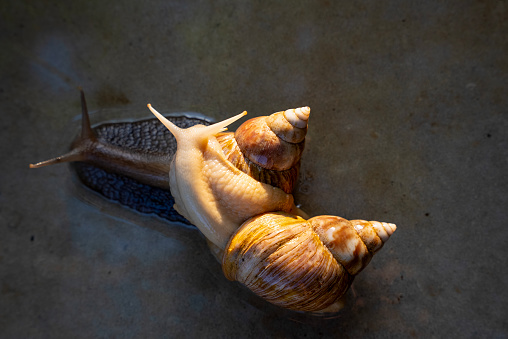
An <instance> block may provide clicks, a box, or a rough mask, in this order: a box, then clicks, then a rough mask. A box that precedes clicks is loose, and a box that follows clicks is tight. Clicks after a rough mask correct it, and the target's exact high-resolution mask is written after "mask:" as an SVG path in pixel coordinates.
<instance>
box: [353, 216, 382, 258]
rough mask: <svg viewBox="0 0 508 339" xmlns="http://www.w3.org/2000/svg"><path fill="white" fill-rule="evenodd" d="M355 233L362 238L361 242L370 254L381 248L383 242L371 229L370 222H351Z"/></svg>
mask: <svg viewBox="0 0 508 339" xmlns="http://www.w3.org/2000/svg"><path fill="white" fill-rule="evenodd" d="M351 224H352V225H353V227H354V228H355V231H356V233H358V235H359V236H360V238H362V240H363V242H364V243H365V245H366V246H367V248H368V249H369V252H371V253H372V254H374V253H376V252H377V251H379V250H380V249H381V247H383V240H381V238H380V237H379V236H378V235H377V233H376V231H375V229H374V228H373V227H372V222H370V221H366V220H351Z"/></svg>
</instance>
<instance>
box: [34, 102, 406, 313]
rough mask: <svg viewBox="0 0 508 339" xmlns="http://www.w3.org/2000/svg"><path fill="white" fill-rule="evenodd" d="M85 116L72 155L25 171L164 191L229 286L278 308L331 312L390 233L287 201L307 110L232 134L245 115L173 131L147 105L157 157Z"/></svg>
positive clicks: (381, 227) (389, 228)
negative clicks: (44, 169)
mask: <svg viewBox="0 0 508 339" xmlns="http://www.w3.org/2000/svg"><path fill="white" fill-rule="evenodd" d="M82 106H83V127H82V136H81V138H79V139H78V140H77V141H76V142H75V143H74V146H73V149H72V150H71V151H70V152H69V153H68V154H66V155H64V156H62V157H57V158H54V159H52V160H49V161H46V162H42V163H39V164H35V165H31V167H40V166H44V165H47V164H53V163H59V162H64V161H88V162H91V163H94V164H96V165H98V166H102V167H105V168H106V169H108V170H110V171H113V172H116V173H121V174H123V175H125V176H126V178H125V180H130V179H128V178H127V177H131V178H135V179H137V180H139V181H140V182H144V183H146V184H148V185H153V186H160V187H161V188H162V189H166V190H167V189H168V188H169V189H170V190H171V193H172V195H173V196H174V198H175V201H176V204H175V208H176V209H177V211H178V212H180V213H181V214H182V215H183V216H184V217H185V218H187V220H189V221H190V222H191V223H192V224H194V225H196V226H197V227H198V228H199V229H200V231H201V232H202V233H203V234H204V235H205V237H206V238H207V240H208V241H209V243H211V248H212V250H214V251H216V253H218V255H219V256H220V257H221V261H222V264H223V271H224V274H225V275H226V277H228V278H229V279H232V280H238V281H240V282H242V283H243V284H244V285H246V286H247V287H249V288H250V289H251V290H252V291H253V292H255V293H256V294H258V295H260V296H261V297H263V298H265V299H266V300H268V301H270V302H272V303H274V304H276V305H279V306H281V307H285V308H288V309H292V310H300V311H311V312H331V311H336V310H337V307H336V305H337V300H338V299H339V298H340V296H341V295H343V294H344V293H345V291H346V290H347V289H348V287H349V286H350V284H351V282H352V280H353V278H354V276H355V275H356V274H357V273H358V272H360V271H361V270H362V269H363V268H364V267H365V266H366V265H367V264H368V263H369V261H370V259H371V258H372V255H373V254H374V253H376V252H377V251H378V250H379V249H380V248H381V246H382V245H383V243H384V242H385V241H386V240H387V239H388V238H389V236H390V235H391V234H392V233H393V231H395V228H396V227H395V225H393V224H388V223H379V222H367V221H362V220H354V221H347V220H345V219H342V218H340V217H333V216H319V217H314V218H310V219H308V220H305V219H306V218H307V216H306V215H305V213H303V212H302V211H300V210H299V209H298V208H297V207H296V206H295V203H294V200H293V196H292V194H291V192H292V190H293V187H294V183H295V181H296V177H297V175H298V168H299V164H300V157H301V154H302V151H303V147H304V138H305V134H306V130H307V120H308V116H309V113H310V109H309V108H308V107H302V108H298V109H293V110H286V111H284V112H277V113H274V114H272V115H270V116H268V117H259V118H255V119H251V120H249V121H247V122H245V123H244V124H243V125H242V126H240V127H239V128H238V130H237V132H236V133H234V134H233V133H223V131H224V130H225V129H226V126H227V125H228V124H230V123H232V122H234V121H236V120H238V119H240V118H241V117H243V116H244V115H245V114H246V112H244V113H242V114H239V115H237V116H235V117H233V118H230V119H227V120H225V121H223V122H219V123H217V124H214V125H209V126H204V125H196V126H192V127H189V128H184V127H188V126H189V125H188V124H185V123H183V124H180V127H177V126H176V124H175V123H176V121H175V120H173V122H175V123H173V122H171V121H169V120H167V119H166V118H164V117H163V116H161V115H160V114H159V113H157V112H156V111H155V110H154V109H153V108H151V106H150V105H149V108H150V109H151V110H152V112H153V113H154V114H155V115H156V117H157V118H158V119H159V120H160V121H161V122H163V124H164V125H165V126H166V127H167V129H168V130H169V131H170V132H171V134H173V135H174V137H175V138H176V144H177V145H175V142H173V141H171V142H170V147H167V150H164V149H162V150H160V149H155V150H154V149H153V148H152V146H154V145H152V144H150V142H149V144H150V145H149V146H148V148H147V149H145V148H143V147H134V148H133V149H130V148H127V149H126V148H125V147H122V145H117V144H115V143H114V142H110V140H106V138H103V136H102V135H101V133H102V132H100V131H101V130H99V129H93V130H92V129H91V128H90V124H89V122H88V116H87V113H86V104H85V102H84V95H83V93H82ZM159 125H160V124H159ZM191 125H193V124H191ZM205 125H207V122H205ZM149 128H150V129H151V128H153V125H150V127H149ZM164 132H167V131H166V130H165V131H164ZM159 133H160V134H162V131H160V130H157V132H156V133H153V130H152V132H150V134H156V135H158V134H159ZM134 139H136V138H134ZM165 139H168V140H169V139H170V137H169V134H168V133H166V134H165V135H164V137H163V138H162V139H161V140H165ZM171 140H172V139H171ZM154 144H155V143H154ZM175 147H176V151H175ZM168 172H169V180H168ZM168 181H169V183H168ZM121 186H124V185H121ZM170 205H173V203H172V202H171V203H170ZM302 217H303V218H302ZM170 220H174V219H170ZM274 239H276V241H273V240H274ZM290 258H291V259H290ZM297 263H300V264H302V265H296V266H295V265H294V264H297ZM285 264H290V265H285ZM291 264H293V265H291Z"/></svg>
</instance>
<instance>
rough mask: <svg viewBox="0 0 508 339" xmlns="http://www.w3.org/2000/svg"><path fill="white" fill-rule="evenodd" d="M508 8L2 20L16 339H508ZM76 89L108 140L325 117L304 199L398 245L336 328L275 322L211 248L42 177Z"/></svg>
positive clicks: (40, 15) (144, 9)
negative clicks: (160, 129)
mask: <svg viewBox="0 0 508 339" xmlns="http://www.w3.org/2000/svg"><path fill="white" fill-rule="evenodd" d="M507 9H508V4H507V3H506V2H505V1H447V2H440V1H426V2H416V1H377V2H348V1H312V2H310V1H308V2H307V1H299V2H294V1H279V2H273V3H272V2H270V3H268V2H264V3H262V4H261V3H260V4H255V3H251V2H237V3H226V2H225V1H214V2H211V1H210V2H208V1H148V2H147V1H143V2H141V1H126V2H122V3H115V2H97V1H69V2H62V1H35V2H34V1H4V2H3V4H2V5H1V6H0V29H1V32H2V34H1V35H0V42H1V45H2V50H1V52H0V72H1V73H0V74H1V75H2V76H1V78H0V112H1V113H2V118H1V119H0V130H1V133H0V138H1V139H0V154H1V155H2V159H3V160H2V162H1V163H0V225H1V227H0V232H1V234H0V239H2V240H1V244H2V246H1V248H0V283H1V291H0V292H1V294H0V337H2V338H70V337H73V338H76V337H82V338H95V337H121V338H139V337H142V338H161V337H171V338H172V337H203V336H207V337H218V338H229V337H242V338H259V337H281V338H285V337H306V338H320V337H341V338H342V337H345V338H348V337H364V338H383V337H390V338H394V337H398V338H407V337H424V338H426V337H440V338H442V337H460V338H476V337H490V338H492V337H497V338H506V337H508V323H507V319H508V295H507V290H506V286H508V272H507V271H506V268H505V266H506V257H507V255H508V250H507V246H506V243H507V240H508V230H507V228H506V220H507V219H508V215H507V214H508V212H507V208H506V206H508V193H507V192H508V176H507V175H506V174H507V169H508V166H507V165H508V164H507V162H508V136H507V133H506V130H507V129H508V111H507V110H508V96H507V89H508V74H507V73H508V58H507V57H506V56H507V55H508V39H507V36H508V14H507ZM78 86H82V87H83V88H84V90H85V92H86V93H87V99H88V108H89V109H90V110H91V111H93V110H97V109H99V111H95V112H93V113H92V116H91V118H92V122H93V123H98V122H101V121H103V120H109V119H112V118H139V117H148V116H150V113H149V112H148V110H147V108H146V104H147V103H152V104H153V105H154V107H156V108H157V109H158V110H159V111H162V112H184V111H195V112H200V113H203V114H205V115H207V116H210V117H211V118H213V119H215V120H221V119H224V118H227V117H229V116H232V115H234V114H237V113H240V112H242V111H243V110H247V111H248V112H249V116H250V117H253V116H257V115H265V114H270V113H272V112H275V111H279V110H282V109H286V108H292V107H299V106H304V105H308V106H310V107H311V109H312V113H311V118H310V125H309V134H308V138H307V141H306V149H305V152H304V158H303V161H302V170H301V179H300V184H299V187H298V188H297V191H296V194H295V198H296V200H297V201H298V202H299V203H301V204H302V208H303V209H304V210H306V211H308V212H309V213H310V214H312V215H318V214H334V215H340V216H343V217H346V218H362V219H370V220H382V221H389V222H394V223H396V224H397V225H398V229H397V231H396V233H395V234H394V236H393V237H392V238H391V239H390V241H389V242H388V243H387V244H386V246H385V247H384V248H383V250H382V251H381V252H380V253H379V254H377V255H376V256H375V257H374V259H373V260H372V262H371V264H370V265H369V266H368V267H367V268H366V269H365V270H364V271H363V272H362V273H361V274H360V275H359V276H358V277H357V278H356V279H355V282H354V284H353V287H352V289H351V290H350V291H349V292H348V294H347V297H346V306H345V308H344V309H343V310H342V311H341V312H340V313H339V315H338V316H337V317H335V318H334V319H322V318H312V317H305V316H302V315H299V314H294V313H288V312H282V311H278V310H276V309H274V308H272V307H270V306H269V305H266V304H264V303H263V302H260V301H259V300H258V299H256V298H254V297H252V296H251V295H250V294H249V293H248V292H246V291H244V290H243V289H242V288H240V287H239V286H238V285H236V284H235V283H231V282H229V281H228V280H226V279H225V278H224V277H223V276H222V272H221V270H220V266H219V265H218V263H217V262H216V261H215V259H214V258H213V256H212V255H211V254H210V253H209V251H208V249H207V246H206V243H205V241H204V239H203V237H202V236H200V235H199V233H198V232H197V231H196V230H195V229H193V228H191V227H185V226H183V225H181V224H169V223H166V222H165V221H163V220H162V219H160V218H157V217H155V216H144V215H140V214H138V213H136V212H134V211H132V210H128V209H124V208H122V207H121V206H119V205H118V204H116V203H113V202H109V201H104V200H101V199H97V197H96V196H95V195H94V194H90V192H89V191H87V190H83V189H82V188H80V187H79V185H78V184H77V183H76V182H75V180H73V179H72V177H73V176H72V174H71V172H70V171H69V169H68V167H67V166H65V165H61V166H53V167H47V168H43V169H38V170H29V169H28V164H29V163H33V162H36V161H40V160H43V159H46V158H49V157H52V156H55V155H58V154H59V153H64V152H65V151H66V150H67V149H68V147H69V144H70V141H71V140H72V138H73V137H74V135H75V134H76V133H77V128H76V127H78V125H79V123H78V122H77V121H76V119H75V120H72V118H73V117H75V116H77V115H79V112H80V102H79V93H78V90H77V87H78ZM237 126H238V124H237V125H236V126H232V127H231V130H234V129H235V128H236V127H237Z"/></svg>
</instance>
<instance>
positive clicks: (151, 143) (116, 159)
mask: <svg viewBox="0 0 508 339" xmlns="http://www.w3.org/2000/svg"><path fill="white" fill-rule="evenodd" d="M80 94H81V107H82V111H81V121H82V123H81V135H80V136H79V137H78V138H76V140H74V141H73V143H72V144H71V150H70V151H69V152H68V153H66V154H64V155H61V156H58V157H55V158H52V159H49V160H46V161H41V162H38V163H36V164H30V168H40V167H43V166H47V165H53V164H59V163H64V162H75V163H74V164H73V167H74V169H75V171H76V173H77V175H78V177H79V179H80V180H81V182H82V183H83V184H85V185H86V186H87V187H89V188H91V189H92V190H94V191H96V192H98V193H99V194H101V195H103V196H105V197H106V198H108V199H110V200H114V201H118V202H120V203H121V204H123V205H126V206H127V207H130V208H133V209H136V210H138V211H140V212H143V213H155V214H157V215H159V216H160V217H162V218H165V219H168V220H170V221H178V222H183V223H187V224H188V223H189V222H188V221H187V220H186V219H185V218H183V217H182V216H181V215H179V214H178V213H177V212H176V211H175V210H174V209H173V203H174V199H173V197H172V196H171V194H170V192H169V180H168V172H169V163H170V160H171V158H172V157H173V155H174V153H175V152H176V140H175V138H174V137H173V136H172V134H171V133H170V132H169V131H168V130H167V129H166V128H165V127H164V126H163V125H161V124H160V123H159V121H158V120H157V119H156V118H152V119H145V120H140V121H134V122H115V123H106V124H100V125H98V126H96V127H94V128H92V127H91V125H90V119H89V115H88V110H87V104H86V100H85V94H84V92H83V91H82V90H81V91H80ZM307 109H308V108H307ZM304 111H305V110H304ZM304 113H305V112H304ZM308 113H309V112H306V114H307V116H308ZM284 114H285V115H286V116H288V117H289V119H292V120H290V121H293V123H295V122H294V121H295V120H296V119H295V117H294V114H295V113H294V112H292V111H291V110H287V111H286V112H278V113H274V114H272V115H271V116H269V117H259V118H254V119H251V120H249V122H248V123H249V126H251V127H252V126H254V125H256V124H264V125H265V127H267V126H268V125H267V124H266V122H265V119H268V120H270V121H269V125H270V126H273V127H271V128H273V130H275V132H274V131H272V130H271V129H269V128H266V131H265V134H266V135H268V136H269V137H271V142H276V143H280V144H282V145H283V147H285V149H286V153H285V155H284V156H285V158H287V159H292V160H291V162H292V163H293V164H291V166H290V167H288V166H286V168H285V170H282V171H279V170H275V169H270V168H267V166H263V165H258V164H257V163H259V162H260V161H261V158H260V157H259V155H256V154H252V152H251V153H248V150H241V149H240V147H239V146H238V143H237V140H236V139H235V134H234V133H220V135H218V136H217V139H218V140H219V143H220V144H221V147H222V148H223V150H224V152H225V153H226V154H227V156H228V159H229V160H230V161H232V162H233V163H234V164H235V166H237V167H238V168H239V169H240V170H242V171H244V172H246V173H247V174H249V175H250V176H252V177H254V178H256V179H257V180H259V181H262V182H265V183H268V184H270V185H275V186H278V187H281V188H282V189H283V190H284V191H285V192H286V193H291V192H292V190H293V188H294V186H295V184H296V179H297V176H298V170H299V166H300V161H299V159H300V157H301V151H303V146H304V140H303V138H304V137H305V133H306V128H305V127H303V126H302V123H301V122H300V123H299V125H300V128H295V130H299V131H300V133H299V138H300V140H298V142H297V143H295V144H292V143H290V142H286V141H284V140H283V139H279V137H277V136H276V135H275V133H278V134H279V135H282V133H283V128H282V127H281V126H284V124H288V120H286V117H285V116H284ZM299 114H300V115H301V114H302V113H299ZM168 119H171V121H172V122H173V123H175V124H176V125H177V126H179V127H189V126H193V125H196V124H202V125H209V124H210V121H209V120H206V119H202V118H198V117H194V116H192V117H191V116H188V115H182V116H171V117H168ZM253 121H256V123H253ZM242 126H243V125H242ZM251 129H252V128H251ZM242 134H243V132H240V133H239V132H238V131H237V133H236V137H238V138H240V139H242V138H243V137H242ZM282 137H283V138H284V135H282ZM285 138H286V139H288V137H285ZM245 139H246V138H243V140H245ZM293 139H294V137H293ZM240 144H241V142H240ZM265 144H266V143H265ZM291 147H292V148H297V149H298V150H299V152H296V153H293V154H289V155H288V153H289V152H288V149H291ZM251 148H252V147H251ZM251 159H252V160H251ZM256 159H257V160H256ZM278 168H280V165H279V167H278Z"/></svg>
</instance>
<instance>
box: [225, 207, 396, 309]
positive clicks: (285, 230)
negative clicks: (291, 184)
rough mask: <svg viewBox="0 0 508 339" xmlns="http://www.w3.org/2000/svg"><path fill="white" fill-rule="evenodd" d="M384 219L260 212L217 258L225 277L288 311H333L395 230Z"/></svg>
mask: <svg viewBox="0 0 508 339" xmlns="http://www.w3.org/2000/svg"><path fill="white" fill-rule="evenodd" d="M395 229H396V226H395V225H393V224H388V223H379V222H367V221H363V220H355V221H352V222H350V221H348V220H346V219H343V218H340V217H335V216H319V217H314V218H311V219H309V220H308V221H306V220H304V219H302V218H300V217H297V216H294V215H291V214H287V213H266V214H262V215H260V216H256V217H253V218H251V219H249V220H248V221H246V222H245V223H244V224H243V225H242V226H241V227H240V228H239V229H238V231H237V232H236V233H235V234H234V235H233V236H232V237H231V239H230V241H229V242H228V244H227V246H226V250H225V251H224V255H223V259H222V268H223V271H224V274H225V276H226V277H227V278H228V279H230V280H236V281H239V282H241V283H242V284H244V285H245V286H247V287H248V288H249V289H250V290H251V291H253V292H254V293H256V294H257V295H258V296H260V297H262V298H264V299H265V300H267V301H269V302H271V303H273V304H275V305H278V306H281V307H284V308H288V309H292V310H298V311H308V312H316V311H323V310H330V309H333V307H332V306H333V304H334V303H336V302H337V301H338V299H339V298H340V297H341V296H342V295H343V294H344V293H345V292H346V291H347V289H348V288H349V286H350V285H351V283H352V281H353V278H354V275H355V274H357V273H358V272H360V271H361V270H362V269H363V268H364V267H365V266H366V265H367V264H368V263H369V261H370V259H371V258H372V255H373V254H374V253H375V252H376V251H377V250H379V249H380V248H381V246H382V245H383V243H384V242H385V241H386V240H388V238H389V237H390V235H391V234H392V233H393V232H394V231H395Z"/></svg>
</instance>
